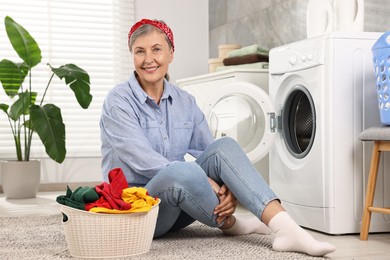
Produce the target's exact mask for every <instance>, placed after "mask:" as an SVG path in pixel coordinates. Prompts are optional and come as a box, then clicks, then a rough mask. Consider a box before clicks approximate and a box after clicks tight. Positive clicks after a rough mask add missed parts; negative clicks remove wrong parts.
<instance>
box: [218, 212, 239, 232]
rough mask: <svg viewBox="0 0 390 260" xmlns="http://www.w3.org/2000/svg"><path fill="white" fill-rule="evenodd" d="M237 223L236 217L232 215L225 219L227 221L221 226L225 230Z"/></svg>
mask: <svg viewBox="0 0 390 260" xmlns="http://www.w3.org/2000/svg"><path fill="white" fill-rule="evenodd" d="M235 223H236V218H235V217H234V216H233V215H231V216H229V217H227V218H226V219H225V221H224V222H223V225H222V226H221V227H219V228H220V229H225V230H226V229H230V228H232V227H233V226H234V224H235Z"/></svg>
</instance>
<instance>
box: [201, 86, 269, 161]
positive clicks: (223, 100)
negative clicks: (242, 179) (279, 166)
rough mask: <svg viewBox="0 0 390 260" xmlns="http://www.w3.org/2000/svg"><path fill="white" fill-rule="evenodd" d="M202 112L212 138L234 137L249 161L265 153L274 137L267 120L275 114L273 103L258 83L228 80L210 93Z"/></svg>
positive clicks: (257, 159) (259, 158) (259, 157)
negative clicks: (228, 81) (229, 81)
mask: <svg viewBox="0 0 390 260" xmlns="http://www.w3.org/2000/svg"><path fill="white" fill-rule="evenodd" d="M203 112H204V114H205V116H206V118H207V120H208V123H209V127H210V130H211V132H212V134H213V136H214V138H215V139H218V138H221V137H225V136H228V137H231V138H233V139H235V140H236V141H237V142H238V143H239V144H240V145H241V147H242V149H243V150H244V151H245V152H246V153H247V155H248V158H249V160H250V161H251V162H252V163H256V162H258V161H260V160H261V159H262V158H263V157H264V156H265V155H266V154H267V153H268V151H269V149H270V147H271V145H272V143H273V141H274V139H275V133H273V132H271V131H270V120H269V115H270V114H271V113H274V108H273V103H272V102H271V100H270V98H269V96H268V93H266V92H265V91H264V90H263V89H262V88H260V87H259V86H257V85H254V84H251V83H248V82H242V81H239V82H232V83H228V84H226V85H224V86H223V87H222V88H219V89H218V91H216V92H214V93H213V94H212V95H211V97H210V98H209V99H208V100H207V101H206V103H205V105H204V107H203Z"/></svg>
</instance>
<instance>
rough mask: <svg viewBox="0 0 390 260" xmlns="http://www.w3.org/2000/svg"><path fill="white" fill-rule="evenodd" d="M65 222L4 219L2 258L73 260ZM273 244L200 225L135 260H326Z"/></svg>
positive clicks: (0, 223)
mask: <svg viewBox="0 0 390 260" xmlns="http://www.w3.org/2000/svg"><path fill="white" fill-rule="evenodd" d="M61 221H62V217H61V215H59V214H58V215H51V216H44V217H1V218H0V259H2V260H5V259H67V258H71V255H70V253H69V250H68V249H67V244H66V241H65V236H64V232H63V227H62V223H61ZM271 243H272V237H271V236H260V235H255V234H252V235H245V236H235V237H229V236H224V235H222V233H221V232H220V231H219V230H218V229H213V228H209V227H207V226H205V225H203V224H201V223H199V222H196V223H194V224H192V225H191V226H189V227H187V228H185V229H183V230H181V231H178V232H174V233H171V234H169V235H166V236H165V237H164V238H160V239H156V240H153V243H152V247H151V250H150V251H149V252H148V253H147V254H143V255H139V256H136V257H131V259H143V260H148V259H152V260H156V259H207V260H208V259H222V260H226V259H245V260H246V259H270V260H272V259H324V258H321V257H310V256H307V255H305V254H300V253H288V252H275V251H273V250H272V248H271ZM122 259H126V258H122ZM128 259H130V258H128Z"/></svg>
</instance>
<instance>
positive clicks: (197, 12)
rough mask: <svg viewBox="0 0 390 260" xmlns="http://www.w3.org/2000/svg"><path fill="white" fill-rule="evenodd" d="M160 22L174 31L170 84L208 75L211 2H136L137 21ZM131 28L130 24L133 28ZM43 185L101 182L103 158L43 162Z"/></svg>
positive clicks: (202, 0) (173, 0)
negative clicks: (158, 20) (156, 20)
mask: <svg viewBox="0 0 390 260" xmlns="http://www.w3.org/2000/svg"><path fill="white" fill-rule="evenodd" d="M142 18H149V19H160V20H163V21H165V22H166V23H167V24H168V25H169V27H170V28H171V29H172V31H173V34H174V41H175V57H174V60H173V62H172V64H171V66H170V69H169V74H170V77H171V81H172V82H175V81H176V80H177V79H181V78H186V77H191V76H195V75H200V74H204V73H207V72H208V63H207V61H208V53H209V47H208V46H209V38H208V35H209V34H208V26H209V24H208V22H209V20H208V0H185V1H182V0H164V1H158V0H135V20H136V21H138V20H140V19H142ZM130 27H131V25H129V29H130ZM41 163H42V166H41V168H42V174H41V175H42V176H41V177H42V181H41V183H72V182H100V181H101V180H102V174H101V168H100V158H69V157H68V158H67V159H65V161H64V162H63V163H62V164H57V163H55V162H54V161H52V160H50V159H41Z"/></svg>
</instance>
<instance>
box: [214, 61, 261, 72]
mask: <svg viewBox="0 0 390 260" xmlns="http://www.w3.org/2000/svg"><path fill="white" fill-rule="evenodd" d="M233 68H237V69H268V68H269V63H268V62H255V63H248V64H240V65H230V66H219V67H217V69H216V71H224V70H228V69H233Z"/></svg>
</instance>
